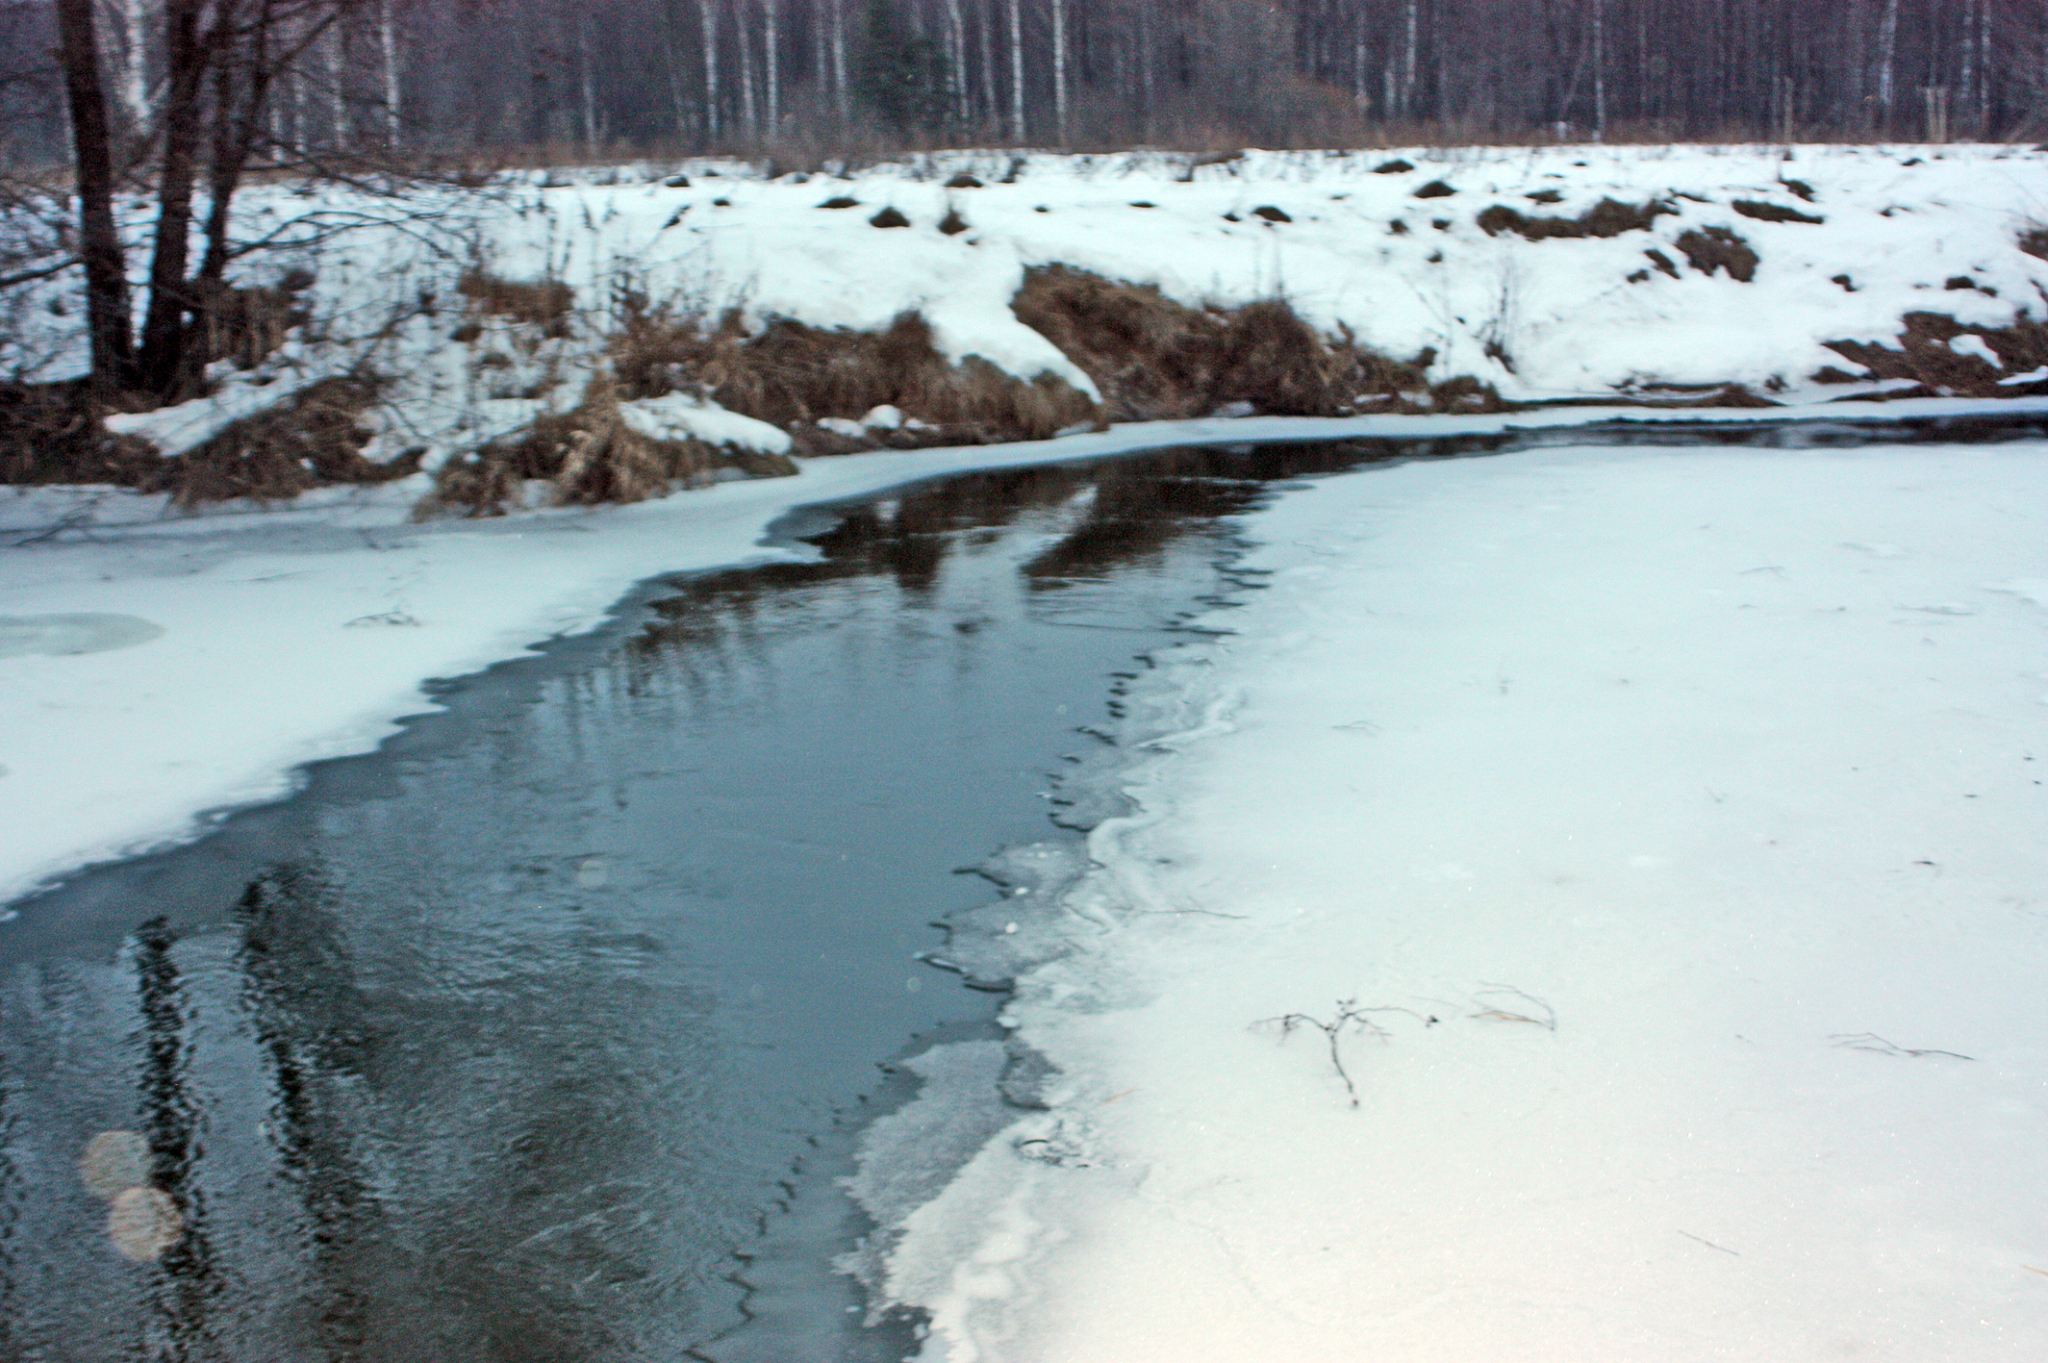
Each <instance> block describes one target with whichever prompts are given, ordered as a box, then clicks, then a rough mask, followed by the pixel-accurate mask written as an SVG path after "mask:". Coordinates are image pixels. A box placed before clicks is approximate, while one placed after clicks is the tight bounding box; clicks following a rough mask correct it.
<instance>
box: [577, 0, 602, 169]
mask: <svg viewBox="0 0 2048 1363" xmlns="http://www.w3.org/2000/svg"><path fill="white" fill-rule="evenodd" d="M575 13H576V86H577V90H576V93H577V96H578V99H577V104H578V106H579V107H580V109H581V111H582V115H583V117H582V122H583V150H584V153H585V154H586V155H594V154H595V153H596V151H597V72H596V70H595V67H596V61H595V59H594V57H593V56H592V54H591V51H590V11H589V10H588V9H582V8H579V9H578V10H576V11H575Z"/></svg>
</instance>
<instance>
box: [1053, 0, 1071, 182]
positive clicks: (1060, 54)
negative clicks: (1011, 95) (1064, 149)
mask: <svg viewBox="0 0 2048 1363" xmlns="http://www.w3.org/2000/svg"><path fill="white" fill-rule="evenodd" d="M1050 3H1051V5H1052V109H1053V120H1054V125H1055V127H1056V128H1057V129H1058V132H1059V138H1060V144H1061V145H1062V146H1064V145H1066V142H1067V0H1050Z"/></svg>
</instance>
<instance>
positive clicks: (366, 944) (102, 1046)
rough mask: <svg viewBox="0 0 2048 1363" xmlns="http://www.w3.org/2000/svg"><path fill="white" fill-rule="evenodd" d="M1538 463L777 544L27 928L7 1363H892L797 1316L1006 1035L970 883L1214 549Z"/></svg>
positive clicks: (13, 1123) (1289, 458)
mask: <svg viewBox="0 0 2048 1363" xmlns="http://www.w3.org/2000/svg"><path fill="white" fill-rule="evenodd" d="M2016 434H2033V435H2038V434H2039V432H2038V431H2033V430H2031V429H2029V428H2025V427H2019V426H2005V427H1998V428H1990V429H1986V430H1982V431H1967V430H1964V431H1950V432H1946V433H1943V432H1928V431H1926V430H1913V431H1906V430H1902V429H1900V428H1889V429H1884V430H1875V431H1873V430H1870V429H1863V430H1855V429H1850V428H1828V429H1827V430H1825V431H1824V430H1821V429H1819V428H1814V427H1803V428H1783V429H1780V430H1775V431H1773V430H1770V429H1756V428H1751V429H1746V430H1743V431H1740V432H1730V431H1725V430H1723V431H1693V432H1681V431H1676V430H1673V431H1666V432H1659V433H1657V434H1656V436H1655V438H1656V439H1659V440H1680V439H1682V440H1687V441H1692V442H1699V441H1702V440H1727V441H1740V442H1745V443H1780V444H1793V445H1797V444H1800V443H1815V442H1823V443H1844V442H1849V441H1861V440H1865V439H1869V438H1872V437H1873V436H1883V437H1885V438H1891V439H1898V438H1921V439H1925V438H1929V436H1930V435H1943V436H1945V437H1946V438H1958V437H1960V438H1970V437H1972V436H1976V437H1978V438H1985V437H1998V436H2007V435H2016ZM1534 438H1535V437H1529V436H1523V437H1515V438H1508V437H1492V438H1485V439H1473V440H1467V441H1461V442H1449V441H1439V442H1432V443H1430V444H1428V445H1417V444H1414V443H1408V444H1395V443H1392V442H1382V441H1351V442H1342V443H1334V444H1333V443H1316V444H1306V443H1304V444H1295V445H1277V446H1265V447H1261V448H1257V449H1254V448H1249V447H1232V448H1228V449H1223V448H1211V449H1175V450H1163V451H1157V452H1153V453H1150V454H1143V455H1135V456H1125V457H1122V458H1119V459H1115V460H1104V461H1099V462H1095V463H1085V464H1065V465H1056V466H1045V467H1038V468H1030V469H1019V470H1002V471H994V472H985V473H978V474H971V475H965V476H961V477H956V478H952V479H948V480H945V481H942V482H935V483H930V484H926V485H921V486H916V487H911V488H906V489H900V490H897V491H895V492H892V493H890V494H887V495H884V496H881V497H878V498H874V499H870V500H868V501H864V502H862V503H859V504H855V505H849V506H842V507H831V508H814V509H810V510H807V511H805V512H802V513H799V514H797V515H795V516H792V517H790V518H788V519H787V520H786V521H785V522H784V523H783V524H782V525H781V526H780V527H778V534H779V535H781V536H782V537H784V538H789V539H798V540H804V541H807V542H808V543H810V544H812V545H814V546H815V547H816V549H817V551H818V552H817V557H816V560H815V561H814V562H809V563H803V564H782V565H776V566H771V567H765V568H757V569H751V570H746V571H734V572H725V573H715V574H709V575H703V576H694V577H690V578H684V579H674V580H666V581H659V582H655V583H652V584H649V585H648V586H647V587H645V588H643V589H642V590H641V591H640V592H638V593H636V594H635V595H634V596H633V598H631V599H630V600H629V601H627V602H626V603H624V604H623V605H622V606H621V608H620V610H619V611H618V613H617V614H616V616H615V617H614V620H613V623H612V624H611V625H610V626H609V627H608V628H606V629H604V630H601V631H599V632H597V633H595V634H592V635H587V636H583V637H579V638H576V639H572V640H564V641H561V642H559V643H557V644H555V645H553V646H550V647H549V648H548V649H546V650H545V651H544V652H543V653H542V654H540V655H538V656H535V657H530V658H525V659H522V660H519V661H516V662H512V663H508V664H506V665H504V666H501V667H499V668H496V669H493V670H492V671H490V672H487V673H484V674H481V675H480V676H477V677H474V678H469V679H466V680H463V681H460V682H457V683H452V684H448V685H445V686H443V687H441V688H440V691H439V698H440V699H441V700H442V701H443V702H444V703H445V704H446V706H447V707H448V708H447V709H446V711H445V712H444V713H441V714H437V715H434V716H430V717H427V718H423V719H420V720H418V721H415V722H413V723H411V724H410V725H409V726H408V728H407V729H406V731H405V732H404V733H403V734H401V735H400V736H398V737H397V738H395V739H393V740H392V741H390V742H389V743H387V744H386V745H385V746H384V747H383V748H382V749H381V750H380V751H379V752H377V753H374V754H371V755H367V756H364V757H360V758H352V759H347V760H344V761H338V762H331V763H326V764H322V765H321V766H319V767H317V768H315V769H314V770H313V771H312V772H311V773H310V777H309V781H308V783H307V785H306V786H305V788H304V789H303V790H302V791H301V792H300V793H299V794H298V795H296V796H295V797H293V798H292V799H290V800H288V801H285V802H282V803H279V804H276V805H272V806H268V807H265V808H261V809H256V810H251V811H247V812H244V813H242V814H239V815H237V816H235V817H233V818H232V819H230V820H228V821H227V822H226V823H225V824H224V825H223V826H222V827H220V828H219V829H218V830H217V831H215V832H214V833H212V834H210V835H209V836H208V837H207V838H205V839H204V840H202V841H200V842H198V843H195V844H193V845H191V846H188V847H185V848H181V849H178V850H176V851H173V852H169V853H165V854H162V855H157V856H151V857H146V858H141V859H137V860H134V861H130V862H127V863H123V864H121V865H117V866H112V867H107V868H102V869H99V870H95V871H92V872H89V873H86V874H83V875H81V876H79V877H77V878H75V879H74V880H72V881H71V882H69V883H68V884H66V885H64V886H62V887H60V888H59V889H57V890H56V891H54V892H52V893H49V894H47V895H44V896H42V897H40V898H38V899H35V900H33V901H30V902H28V903H25V904H23V905H20V906H18V907H19V908H20V916H19V917H18V918H16V919H15V920H14V921H12V922H10V923H7V924H4V925H0V1359H7V1360H16V1359H19V1360H49V1361H50V1363H57V1361H59V1360H61V1361H62V1363H102V1361H109V1363H110V1361H112V1360H123V1361H126V1360H177V1361H178V1363H215V1361H216V1360H219V1361H220V1363H227V1361H228V1360H234V1361H235V1363H246V1361H247V1360H266V1361H268V1363H301V1361H304V1363H329V1361H330V1360H331V1361H335V1363H339V1361H340V1360H363V1361H365V1363H414V1361H417V1363H445V1361H446V1360H458V1359H459V1360H464V1363H512V1361H514V1360H521V1361H523V1360H535V1361H536V1363H538V1361H540V1360H546V1363H599V1361H600V1360H602V1361H604V1363H611V1361H612V1360H627V1359H632V1360H675V1359H682V1358H688V1357H697V1358H708V1359H715V1360H721V1361H724V1360H735V1361H738V1360H767V1359H783V1360H798V1359H801V1360H807V1361H815V1363H830V1360H842V1361H843V1363H867V1361H868V1360H882V1359H893V1358H900V1357H902V1356H903V1354H904V1352H905V1351H906V1340H907V1337H908V1332H909V1331H910V1330H911V1329H912V1328H913V1327H914V1322H902V1321H897V1322H884V1323H883V1324H882V1325H880V1326H878V1327H875V1328H866V1327H865V1326H864V1325H863V1324H862V1321H863V1316H862V1312H861V1304H860V1302H859V1299H858V1294H857V1293H856V1291H855V1289H854V1288H853V1287H852V1285H851V1284H850V1282H848V1281H847V1280H846V1279H843V1278H841V1277H839V1276H837V1275H835V1274H834V1273H833V1272H832V1270H831V1261H832V1259H833V1257H834V1256H835V1255H836V1254H838V1253H840V1252H842V1251H844V1250H845V1249H846V1248H847V1247H848V1246H849V1245H850V1244H851V1243H852V1241H853V1239H854V1238H855V1237H857V1236H858V1235H859V1234H860V1232H861V1230H862V1226H861V1224H860V1221H859V1218H858V1216H857V1214H856V1213H855V1212H854V1211H853V1209H852V1208H851V1207H850V1206H848V1205H845V1204H843V1202H842V1201H841V1200H840V1199H839V1197H838V1195H837V1193H836V1189H835V1186H834V1181H833V1180H834V1177H835V1175H837V1174H838V1173H841V1172H844V1170H845V1168H846V1160H847V1158H848V1156H847V1152H848V1150H849V1148H850V1139H851V1135H850V1133H851V1132H853V1131H854V1130H857V1128H858V1126H859V1124H860V1123H861V1121H862V1120H863V1117H864V1116H865V1115H866V1114H867V1113H869V1112H871V1111H874V1110H876V1109H878V1108H880V1107H881V1106H882V1105H883V1104H885V1103H886V1102H888V1101H891V1099H892V1098H896V1097H901V1096H902V1094H903V1092H904V1091H905V1089H906V1087H907V1085H906V1084H904V1083H903V1082H902V1081H901V1080H900V1077H899V1079H898V1080H897V1081H896V1082H894V1083H892V1082H891V1080H890V1072H891V1066H890V1062H891V1060H892V1059H893V1058H896V1057H900V1056H902V1055H904V1054H905V1053H907V1052H909V1051H912V1050H914V1049H915V1048H917V1047H918V1046H920V1045H922V1044H927V1043H928V1042H930V1041H932V1040H937V1039H946V1038H958V1037H963V1036H972V1035H975V1034H977V1033H979V1034H984V1035H993V1028H992V1023H991V1021H990V1020H991V1018H992V1017H993V1014H994V1011H995V1005H996V1000H995V999H993V998H992V997H991V996H990V995H989V994H988V993H985V992H976V991H974V990H971V989H968V988H965V987H963V986H962V984H961V982H960V981H959V980H958V979H957V978H956V977H954V976H952V975H949V974H945V973H943V972H941V971H938V970H935V969H932V968H931V967H930V966H928V965H926V964H924V963H922V961H921V960H920V957H921V956H922V955H923V954H925V953H928V952H931V951H933V950H934V949H935V948H938V947H939V946H940V945H941V932H940V929H939V927H937V926H935V925H936V924H938V923H940V922H942V921H943V920H944V919H945V917H946V916H947V915H949V914H959V913H966V912H969V911H971V910H973V909H975V908H977V907H980V906H983V905H985V904H987V903H988V902H989V901H990V899H991V898H992V896H994V895H995V894H996V893H998V891H997V890H996V888H995V887H994V886H992V885H991V884H990V883H989V882H988V881H987V880H985V879H983V878H981V877H979V876H976V875H974V874H971V873H970V872H971V870H972V868H974V867H976V866H977V865H979V864H981V863H983V862H984V860H985V859H986V858H987V857H989V856H990V855H991V854H992V853H994V852H995V851H996V850H997V849H998V848H1000V847H1003V846H1005V845H1011V844H1018V843H1029V842H1041V841H1044V840H1046V839H1048V838H1058V837H1061V836H1066V835H1064V834H1062V832H1061V830H1060V828H1059V827H1058V826H1057V820H1058V819H1059V817H1060V815H1061V811H1062V809H1063V808H1065V807H1066V802H1067V801H1068V800H1069V798H1070V794H1071V792H1069V791H1067V790H1066V789H1064V788H1063V786H1062V784H1061V781H1060V776H1061V772H1062V771H1063V770H1064V769H1066V767H1067V759H1069V758H1070V757H1074V756H1078V755H1080V754H1082V753H1084V752H1086V751H1087V750H1089V749H1090V748H1093V747H1098V746H1099V745H1100V744H1101V743H1102V742H1104V741H1106V740H1105V739H1102V738H1098V737H1096V736H1093V735H1091V733H1090V732H1089V730H1091V729H1093V728H1097V727H1100V726H1103V725H1104V724H1105V722H1106V719H1107V717H1108V715H1109V714H1110V712H1111V710H1112V709H1113V707H1114V705H1115V696H1116V694H1117V692H1118V690H1119V688H1120V687H1121V686H1122V685H1123V684H1125V683H1126V682H1127V681H1128V680H1130V679H1131V678H1132V677H1134V676H1136V675H1137V674H1139V673H1140V672H1142V670H1143V667H1144V658H1145V656H1146V655H1147V654H1148V653H1151V652H1153V651H1155V650H1157V649H1159V648H1161V647H1163V646H1168V645H1170V644H1172V643H1173V642H1174V641H1175V640H1176V639H1177V638H1179V637H1181V636H1180V634H1179V633H1178V631H1179V630H1180V629H1181V626H1180V625H1179V624H1178V622H1179V621H1182V620H1185V619H1186V618H1187V617H1188V616H1189V615H1190V614H1191V613H1193V612H1197V611H1201V610H1205V609H1206V608H1207V607H1208V606H1209V605H1212V604H1214V603H1215V602H1216V601H1218V600H1219V599H1221V598H1224V597H1227V596H1228V595H1229V594H1231V593H1233V592H1237V591H1241V590H1246V589H1248V586H1249V584H1246V583H1243V582H1239V581H1237V580H1235V579H1234V578H1233V576H1232V574H1231V570H1230V562H1231V558H1232V554H1233V550H1234V545H1235V539H1234V535H1235V533H1236V532H1235V529H1234V523H1233V521H1232V520H1231V517H1232V516H1233V514H1235V513H1238V512H1241V511H1243V510H1245V509H1247V508H1248V507H1250V506H1251V505H1253V504H1254V503H1255V502H1256V501H1257V500H1258V499H1260V498H1261V497H1263V496H1265V495H1267V492H1268V490H1269V489H1270V488H1271V487H1273V486H1274V485H1275V484H1276V483H1279V482H1283V481H1286V480H1290V479H1297V478H1301V477H1305V476H1309V475H1320V474H1331V473H1338V472H1342V471H1346V470H1352V469H1359V468H1361V467H1362V466H1364V465H1368V464H1373V463H1384V462H1386V461H1389V460H1393V459H1401V458H1413V457H1425V456H1441V455H1451V454H1479V453H1489V452H1494V451H1498V450H1501V449H1504V448H1508V447H1510V446H1512V445H1517V444H1526V443H1529V442H1530V441H1531V440H1532V439H1534ZM1543 438H1545V439H1548V440H1552V441H1558V440H1565V439H1569V440H1572V441H1574V442H1586V441H1588V440H1592V439H1606V440H1609V441H1619V440H1623V439H1626V440H1629V441H1634V442H1641V441H1643V440H1644V439H1645V438H1646V436H1645V433H1644V432H1643V431H1642V430H1641V429H1640V428H1636V429H1633V430H1631V431H1629V432H1627V433H1625V434H1623V433H1612V434H1608V435H1605V436H1603V435H1601V434H1599V433H1589V432H1586V431H1576V432H1570V433H1558V434H1554V435H1551V436H1548V437H1543ZM1368 476H1369V475H1368ZM1074 818H1075V816H1070V817H1069V820H1068V821H1069V822H1073V821H1074ZM878 1066H880V1067H881V1068H879V1069H878ZM117 1240H118V1241H119V1243H118V1244H117ZM124 1250H125V1253H124V1252H123V1251H124Z"/></svg>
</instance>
